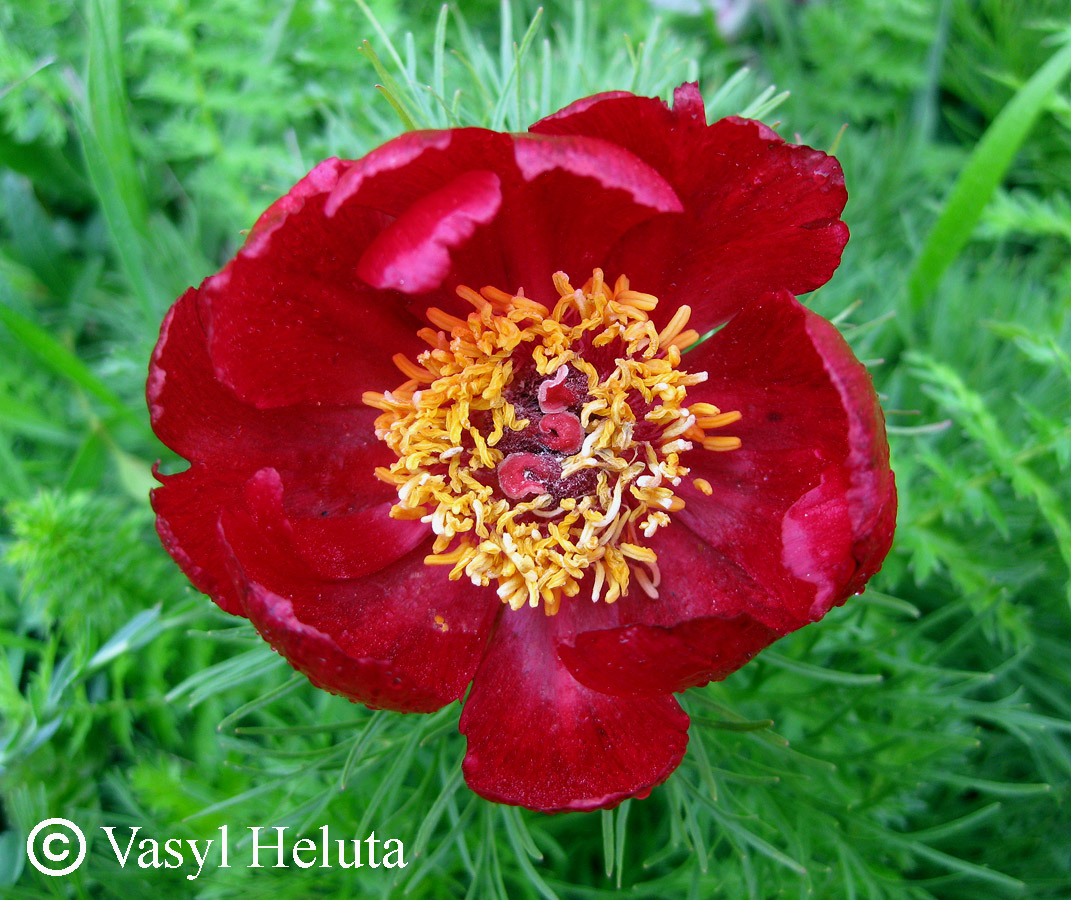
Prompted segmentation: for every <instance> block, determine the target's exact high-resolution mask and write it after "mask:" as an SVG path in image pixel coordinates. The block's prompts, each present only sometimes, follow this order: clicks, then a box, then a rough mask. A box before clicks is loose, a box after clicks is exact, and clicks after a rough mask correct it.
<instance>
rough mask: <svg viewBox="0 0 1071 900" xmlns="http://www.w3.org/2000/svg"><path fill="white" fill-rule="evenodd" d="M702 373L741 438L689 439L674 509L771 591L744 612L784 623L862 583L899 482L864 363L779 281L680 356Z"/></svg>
mask: <svg viewBox="0 0 1071 900" xmlns="http://www.w3.org/2000/svg"><path fill="white" fill-rule="evenodd" d="M684 366H685V367H686V368H688V369H689V370H690V371H701V370H705V371H706V372H707V373H708V374H709V378H708V380H707V381H706V382H705V383H704V384H702V385H699V386H697V387H696V388H692V389H690V390H689V401H691V402H696V401H699V400H704V401H707V402H711V403H715V404H716V405H717V406H719V407H721V408H722V409H724V410H731V409H738V410H740V412H741V413H742V414H743V418H742V419H741V420H740V421H739V422H736V423H734V424H733V425H732V426H730V427H729V428H727V429H725V430H726V432H727V433H730V434H734V435H736V436H738V437H740V439H741V441H742V443H743V446H742V447H741V448H740V449H738V450H733V451H730V452H726V453H714V452H706V451H702V450H693V451H691V452H690V453H688V454H687V456H685V457H684V462H685V464H686V465H688V466H689V467H690V468H691V474H692V477H695V476H699V477H702V478H705V479H706V480H707V481H709V482H710V484H711V485H712V487H713V491H714V493H713V496H710V497H707V496H705V495H704V494H702V493H700V492H699V491H698V490H696V489H695V488H694V487H693V486H692V485H691V482H690V480H688V481H686V483H684V484H682V485H681V488H680V491H679V492H680V493H681V495H682V496H683V497H684V498H685V500H686V501H687V506H686V507H685V509H684V510H682V511H681V512H680V513H678V514H677V515H678V518H679V520H680V521H681V522H682V523H684V524H685V525H687V526H688V527H689V528H690V529H691V530H692V531H693V532H695V533H696V534H697V535H699V536H700V537H701V538H702V539H704V540H705V541H707V542H708V543H709V544H710V545H711V546H712V547H714V548H715V549H717V550H719V551H720V552H721V553H723V554H724V555H725V556H726V557H728V558H729V559H731V560H733V561H734V562H735V563H737V564H738V565H739V566H740V567H741V568H742V569H743V570H744V571H745V572H746V573H747V574H748V575H749V576H750V577H751V578H752V579H753V580H754V581H755V582H756V583H757V584H760V585H762V587H763V588H764V589H766V590H767V591H769V592H772V593H774V594H775V595H777V596H779V597H780V600H781V610H780V612H779V613H776V614H775V611H773V610H771V609H769V608H767V609H756V610H753V611H752V612H753V615H754V616H755V617H756V618H757V619H759V620H760V621H762V622H763V623H764V624H766V625H767V626H769V627H771V628H775V629H778V630H781V631H787V630H791V629H792V628H798V627H799V626H800V625H803V624H806V622H808V621H813V620H815V619H818V618H821V616H822V615H824V614H825V612H826V611H828V609H829V608H830V607H831V606H833V605H835V604H838V603H841V602H843V601H844V599H845V598H846V597H847V596H848V595H849V594H851V593H853V592H856V591H858V590H859V589H861V587H862V584H863V583H864V582H865V580H866V578H869V577H870V575H872V574H873V573H874V572H876V571H877V569H878V568H880V565H881V561H882V559H883V558H884V556H885V553H886V552H887V551H888V547H889V542H890V541H891V535H892V531H891V513H890V509H895V503H896V500H895V488H894V486H893V478H892V473H891V472H890V470H889V465H888V443H887V441H886V438H885V429H884V420H883V418H882V416H881V410H880V408H879V407H878V404H877V397H876V395H875V393H874V388H873V385H872V383H871V381H870V377H869V375H867V373H866V370H865V369H864V368H863V366H862V365H861V364H860V363H859V362H858V360H856V359H855V357H854V356H853V355H852V352H851V350H850V349H849V348H848V346H847V344H845V342H844V340H843V338H841V337H840V336H839V335H838V334H837V333H836V329H835V328H833V326H831V325H830V324H829V323H827V322H825V321H824V320H822V319H821V318H820V317H818V316H816V315H815V314H814V313H811V312H809V311H807V310H806V309H804V308H803V307H802V306H800V305H799V303H797V302H796V301H795V300H794V299H793V298H792V296H791V295H790V294H789V293H788V292H782V293H781V294H777V295H768V296H766V297H764V298H762V300H760V301H757V302H755V303H752V304H750V305H749V306H747V307H746V308H745V309H744V310H743V312H741V313H740V314H739V315H738V316H736V317H735V318H734V319H733V320H732V321H730V323H729V324H728V325H727V326H726V327H725V328H724V329H722V330H721V331H719V332H718V333H717V334H716V335H714V337H712V338H711V339H710V340H709V341H707V342H705V343H704V344H702V345H700V347H699V348H697V349H696V350H695V351H694V352H693V353H690V354H688V355H687V356H686V357H685V362H684Z"/></svg>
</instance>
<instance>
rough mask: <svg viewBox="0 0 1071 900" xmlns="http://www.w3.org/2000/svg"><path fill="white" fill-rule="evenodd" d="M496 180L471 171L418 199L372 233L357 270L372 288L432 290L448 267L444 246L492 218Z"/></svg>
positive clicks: (497, 198) (456, 242) (499, 199)
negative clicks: (372, 237) (373, 236)
mask: <svg viewBox="0 0 1071 900" xmlns="http://www.w3.org/2000/svg"><path fill="white" fill-rule="evenodd" d="M500 184H501V182H500V181H499V179H498V176H497V175H495V173H494V172H487V171H483V170H477V171H472V172H465V173H464V174H463V175H459V176H458V177H457V178H455V179H454V180H453V181H451V182H450V183H449V184H447V185H445V186H444V187H441V188H439V190H437V191H434V192H433V193H431V194H428V195H427V196H426V197H422V198H421V199H420V200H418V201H417V202H416V203H414V204H413V205H412V206H410V207H409V209H407V210H406V211H405V212H404V213H402V215H400V216H399V217H398V218H397V219H396V220H395V221H394V222H392V223H391V224H390V225H388V226H387V227H386V228H385V229H384V230H383V231H381V232H379V234H378V235H376V237H375V238H374V239H373V240H372V243H371V244H369V245H368V248H367V249H366V250H365V251H364V253H363V255H362V256H361V258H360V260H359V261H358V263H357V274H358V275H359V276H360V277H361V278H362V279H364V280H365V281H366V282H368V283H369V284H370V285H372V286H373V287H377V288H394V289H395V290H399V291H404V292H405V293H408V294H419V293H423V292H424V291H430V290H432V289H433V288H437V287H438V286H439V285H440V284H442V280H443V278H444V277H445V275H446V274H447V272H449V271H450V249H451V248H452V247H455V246H457V245H459V244H463V243H464V242H465V241H467V240H468V239H469V238H471V237H472V234H473V232H474V231H475V230H476V226H477V225H486V224H487V223H489V222H490V221H491V220H492V219H493V218H494V217H495V214H496V213H497V212H498V210H499V207H500V206H501V204H502V191H501V189H500Z"/></svg>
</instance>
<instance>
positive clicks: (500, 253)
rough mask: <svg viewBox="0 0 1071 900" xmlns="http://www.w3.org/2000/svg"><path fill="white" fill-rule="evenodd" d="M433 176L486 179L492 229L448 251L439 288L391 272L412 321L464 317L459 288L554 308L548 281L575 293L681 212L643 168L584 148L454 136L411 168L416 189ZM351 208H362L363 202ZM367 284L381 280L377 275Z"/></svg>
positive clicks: (601, 148)
mask: <svg viewBox="0 0 1071 900" xmlns="http://www.w3.org/2000/svg"><path fill="white" fill-rule="evenodd" d="M503 141H505V144H503ZM440 157H441V158H440ZM433 166H434V170H435V173H436V176H437V178H438V179H439V180H438V181H437V182H436V188H438V187H439V186H440V185H441V184H443V183H445V182H449V181H451V180H452V179H454V178H457V177H458V175H459V174H460V173H461V172H467V171H469V170H487V171H493V172H494V173H495V174H496V175H497V176H498V178H499V187H500V191H501V196H502V200H501V206H500V208H499V210H498V214H497V215H496V216H495V217H494V219H493V220H492V221H490V222H489V223H488V224H486V225H480V226H478V227H476V228H475V229H474V231H473V232H472V234H471V237H468V239H467V240H465V241H464V242H461V243H455V244H452V245H451V247H450V257H451V261H452V269H451V271H450V272H449V273H448V274H447V275H446V276H445V277H444V278H443V279H442V281H443V285H442V287H441V288H439V289H437V290H434V289H432V290H429V289H428V288H426V287H425V285H429V284H430V283H431V282H432V281H433V280H434V279H433V278H432V277H431V276H430V275H428V277H425V274H427V273H424V270H423V269H421V268H420V266H417V267H416V269H415V270H414V271H415V272H417V274H416V279H415V280H413V278H412V276H410V275H408V274H407V273H408V270H409V266H408V265H406V266H397V267H396V270H395V273H396V275H397V277H398V278H401V277H405V278H406V280H407V286H406V287H405V288H404V290H405V291H406V293H412V294H414V296H413V298H412V300H411V303H410V308H411V309H412V310H414V312H416V313H421V312H422V311H423V310H424V309H426V308H427V307H428V306H430V305H435V306H439V307H441V308H443V309H446V310H448V311H450V312H453V313H456V314H459V315H465V314H466V313H468V312H471V307H468V306H466V305H464V304H463V303H462V302H461V301H459V300H458V299H457V298H456V297H455V296H454V294H453V291H454V288H455V287H456V286H457V285H458V284H465V285H468V286H470V287H476V288H479V287H483V286H484V285H488V284H490V285H496V286H498V287H501V288H503V289H504V290H510V291H516V290H517V289H519V288H523V289H524V291H525V293H526V295H527V296H529V297H533V298H535V299H539V300H543V301H546V302H553V301H555V300H556V299H557V294H556V292H555V291H554V288H553V284H552V277H553V275H554V273H555V272H556V271H558V270H564V271H566V272H568V273H569V274H570V275H571V276H572V277H573V278H575V279H577V282H578V283H580V284H582V283H583V281H584V280H586V279H587V278H588V277H589V276H590V274H591V271H592V269H593V268H594V267H595V266H597V265H601V264H602V263H603V262H604V261H605V258H606V254H607V253H608V251H609V249H610V247H611V246H612V245H613V243H614V242H615V241H616V240H617V239H618V238H619V237H620V236H621V235H622V234H623V233H624V232H625V231H626V230H628V229H629V228H630V227H632V226H633V225H636V224H637V223H639V222H641V221H643V220H644V219H647V218H649V217H651V216H652V215H656V214H657V213H659V212H665V211H672V210H679V209H680V201H679V200H678V198H677V197H676V195H675V194H674V192H673V190H672V188H671V187H670V186H669V185H668V184H667V183H666V181H665V179H663V178H662V177H661V176H660V175H659V174H658V173H657V172H655V171H654V170H653V169H651V168H650V167H649V166H648V165H646V164H645V163H643V162H642V161H640V160H639V159H637V158H636V157H635V156H634V155H632V154H631V153H628V152H627V151H625V150H622V149H621V148H620V147H617V146H613V145H611V144H607V143H606V142H605V141H598V140H591V139H588V138H582V137H570V138H565V139H561V140H558V139H554V140H550V139H547V138H543V137H534V136H530V135H513V136H506V135H495V134H493V133H492V132H483V131H481V130H479V129H459V130H457V131H455V132H452V133H451V140H450V144H449V146H448V148H446V150H444V151H443V152H442V153H441V154H438V153H432V152H429V153H428V154H426V155H425V157H423V158H422V159H421V160H420V161H419V163H414V164H413V166H411V167H410V168H411V169H413V170H414V172H413V175H414V177H416V178H417V179H418V180H421V179H423V178H424V174H423V170H424V169H430V168H431V167H433ZM406 172H407V174H408V172H409V170H406ZM358 201H359V202H362V203H364V202H366V201H365V197H364V194H361V195H360V196H359V197H358ZM350 202H357V201H350ZM400 221H401V220H399V222H400ZM416 239H417V240H418V241H419V240H420V238H419V235H418V236H417V238H416ZM403 269H405V272H403ZM435 272H436V273H438V272H439V269H438V268H436V269H435ZM421 273H424V274H421ZM368 274H369V275H370V276H371V277H373V278H377V279H378V278H379V275H378V273H377V272H375V271H372V270H370V271H369V273H368ZM376 283H377V284H378V283H383V282H382V280H377V281H376ZM393 283H394V284H395V285H397V278H395V280H394V281H393ZM409 285H417V286H418V287H419V288H420V290H421V291H425V293H420V291H418V290H417V289H416V288H411V287H410V286H409Z"/></svg>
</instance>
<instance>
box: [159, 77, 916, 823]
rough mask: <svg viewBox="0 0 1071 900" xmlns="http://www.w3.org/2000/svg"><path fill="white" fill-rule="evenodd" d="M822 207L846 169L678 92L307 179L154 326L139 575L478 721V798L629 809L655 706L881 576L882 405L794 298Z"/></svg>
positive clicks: (370, 158)
mask: <svg viewBox="0 0 1071 900" xmlns="http://www.w3.org/2000/svg"><path fill="white" fill-rule="evenodd" d="M845 200H846V193H845V189H844V180H843V177H842V175H841V170H840V166H839V165H838V164H837V162H836V160H835V159H833V158H831V157H829V156H826V155H825V154H824V153H820V152H818V151H816V150H812V149H810V148H808V147H802V146H794V145H792V144H786V143H784V142H783V141H782V140H781V139H780V138H779V137H777V135H776V134H774V133H773V132H772V131H771V130H770V129H769V128H767V127H766V126H764V125H762V124H761V123H759V122H754V121H748V120H745V119H737V118H730V119H723V120H721V121H719V122H715V123H714V124H713V125H709V126H708V125H707V124H706V121H705V113H704V109H703V103H702V99H701V97H700V94H699V91H698V88H697V87H696V86H695V85H694V84H685V85H683V86H681V87H680V88H678V89H677V91H676V93H675V102H674V106H673V108H672V109H670V108H669V107H667V105H666V104H664V103H663V102H661V101H659V100H656V99H649V98H645V97H636V96H633V95H631V94H627V93H609V94H600V95H596V96H594V97H589V98H587V99H585V100H581V101H579V102H577V103H574V104H572V105H571V106H569V107H567V108H566V109H564V110H562V111H561V112H559V113H557V114H555V115H553V116H550V117H549V118H546V119H544V120H542V121H541V122H538V123H537V124H536V125H534V126H533V127H532V128H531V129H530V131H529V133H527V134H513V135H511V134H498V133H495V132H490V131H486V130H483V129H478V128H459V129H452V130H448V131H425V132H414V133H409V134H403V135H402V136H400V137H398V138H396V139H395V140H392V141H390V142H388V143H387V144H385V145H384V146H382V147H380V148H379V149H377V150H375V151H373V152H372V153H370V154H368V155H367V156H366V157H364V158H363V159H360V160H339V159H329V160H327V161H325V162H323V163H321V164H320V165H318V166H317V167H316V168H315V169H313V170H312V171H311V172H310V173H309V174H308V175H307V176H305V178H303V179H302V180H301V181H300V182H299V183H298V184H297V185H295V187H294V188H293V189H292V190H291V191H290V192H289V193H288V194H287V195H286V196H285V197H283V198H281V199H280V200H278V201H277V202H276V203H275V204H273V205H272V206H271V207H270V208H269V209H268V210H267V212H265V213H264V214H263V215H262V216H261V217H260V219H259V220H258V221H257V223H256V225H255V226H254V227H253V229H252V231H251V232H250V234H249V236H248V239H247V240H246V242H245V246H244V247H243V248H242V249H241V250H240V251H239V253H238V254H237V256H235V258H234V259H232V260H231V261H230V262H229V263H228V264H227V265H226V266H225V267H224V268H223V270H222V271H221V272H220V273H219V274H217V275H214V276H212V277H211V278H209V279H207V280H206V281H205V282H204V283H203V284H202V285H201V287H200V288H199V289H196V290H193V289H191V290H189V291H187V292H186V293H185V294H184V295H183V296H182V297H181V298H180V299H179V300H178V302H177V303H176V304H175V305H174V307H172V309H171V311H170V312H169V313H168V316H167V318H166V319H165V321H164V323H163V327H162V330H161V334H160V341H159V343H158V345H157V347H156V350H155V353H154V354H153V358H152V363H151V366H150V372H149V382H148V399H149V406H150V409H151V412H152V423H153V427H154V429H155V430H156V433H157V434H158V435H159V436H160V438H161V440H163V442H164V443H165V444H167V445H168V446H169V447H171V448H172V449H173V450H175V451H176V452H177V453H179V454H180V455H182V456H184V457H185V458H186V459H188V460H189V461H190V467H189V468H188V469H187V470H186V471H183V472H180V473H178V474H175V475H168V476H163V477H161V479H160V480H161V481H162V482H163V486H162V487H160V488H157V489H156V490H155V491H154V492H153V507H154V509H155V510H156V513H157V516H158V518H157V527H158V530H159V533H160V536H161V538H162V540H163V543H164V546H165V547H166V548H167V550H168V552H169V553H170V554H171V555H172V556H173V557H174V558H175V560H176V561H177V562H178V563H179V565H180V566H181V567H182V568H183V570H184V571H185V572H186V574H187V575H188V576H189V578H190V580H191V581H192V582H193V583H194V585H196V587H197V588H199V589H200V590H202V591H204V592H205V593H207V594H209V595H211V597H212V598H213V599H214V600H215V601H216V603H218V604H219V605H220V606H221V607H222V608H223V609H225V610H227V611H228V612H231V613H234V614H236V615H243V616H246V617H248V618H249V619H250V620H251V621H252V622H253V624H254V625H255V627H256V628H257V630H258V631H259V632H260V633H261V634H262V635H263V636H264V638H265V639H266V640H268V641H269V642H270V643H271V645H272V646H273V647H274V648H275V649H276V650H277V651H278V652H279V653H281V654H283V655H284V656H285V657H286V658H287V659H288V660H289V661H290V663H291V664H292V665H293V666H295V667H296V668H297V669H299V670H301V671H302V672H304V673H305V674H306V675H307V676H308V677H309V679H310V680H311V681H312V682H313V683H314V684H316V685H318V686H319V687H322V688H324V689H326V690H329V691H332V692H334V693H337V694H341V695H343V696H345V697H349V698H350V699H352V700H355V701H358V702H361V703H364V704H366V705H368V706H371V707H376V708H386V709H394V710H400V711H405V712H430V711H432V710H435V709H438V708H440V707H442V706H443V705H445V704H447V703H450V702H452V701H454V700H457V699H459V698H460V697H461V696H462V695H463V694H464V693H465V690H466V688H467V687H468V686H469V684H470V683H471V685H472V688H471V690H470V691H469V694H468V698H467V700H466V701H465V706H464V711H463V712H462V715H461V726H460V727H461V731H462V732H463V733H464V734H465V735H466V737H467V739H468V753H467V755H466V757H465V761H464V773H465V777H466V779H467V781H468V783H469V785H470V787H471V788H472V789H473V790H474V791H476V792H477V793H479V794H482V795H483V796H484V797H487V798H489V799H492V800H497V801H501V802H504V803H513V804H520V805H523V806H527V807H530V808H534V809H542V810H566V809H580V810H589V809H596V808H600V807H604V808H605V807H611V806H613V805H615V804H617V803H619V802H620V801H621V800H623V799H624V798H626V797H632V796H639V797H642V796H646V795H647V794H648V793H649V792H650V790H651V788H652V787H653V786H654V785H657V784H659V783H661V782H662V781H663V780H665V779H666V778H667V777H668V776H669V774H670V773H671V772H672V771H673V770H674V769H675V768H676V767H677V765H678V764H679V763H680V761H681V758H682V756H683V754H684V750H685V745H686V743H687V728H688V717H687V716H686V715H685V714H684V712H683V711H682V710H681V708H680V706H679V705H678V704H677V702H676V700H675V699H674V698H673V694H674V692H677V691H683V690H685V689H686V688H688V687H691V686H694V685H702V684H706V683H707V682H709V681H711V680H714V679H721V678H724V677H725V676H727V675H728V674H729V673H731V672H733V671H734V670H735V669H737V668H739V667H740V666H741V665H743V664H744V663H745V662H747V661H748V660H749V659H751V658H752V657H753V656H754V655H755V654H756V653H757V652H758V651H759V650H761V649H762V648H763V647H765V646H767V645H768V644H769V643H771V642H772V641H774V640H776V639H777V638H778V637H780V636H782V635H784V634H786V633H788V632H790V631H793V630H795V629H797V628H800V627H802V626H803V625H806V624H807V623H809V622H813V621H815V620H817V619H820V618H821V617H822V616H823V615H824V614H825V613H826V612H827V611H828V610H829V609H830V608H831V607H833V606H835V605H837V604H840V603H842V602H843V601H844V600H845V598H847V597H848V596H849V595H850V594H853V593H857V592H858V591H861V590H862V589H863V586H864V585H865V583H866V581H867V580H868V579H869V578H870V577H871V575H873V574H874V573H875V572H876V571H877V570H878V568H879V567H880V565H881V562H882V560H883V559H884V557H885V554H886V553H887V551H888V549H889V544H890V541H891V539H892V531H893V525H894V518H895V509H896V493H895V488H894V484H893V476H892V473H891V472H890V470H889V457H888V446H887V443H886V438H885V429H884V423H883V418H882V414H881V411H880V409H879V407H878V403H877V399H876V396H875V393H874V389H873V386H872V385H871V381H870V378H869V377H868V375H867V374H866V372H865V370H864V369H863V367H862V366H861V365H860V363H859V362H858V361H857V360H856V359H855V357H854V356H853V355H852V352H851V350H849V348H848V346H847V345H846V344H845V342H844V340H843V339H842V338H841V337H840V335H839V334H838V332H837V330H836V329H835V328H834V327H833V326H832V325H831V324H830V323H829V322H827V321H825V320H824V319H822V318H820V317H819V316H817V315H815V314H814V313H812V312H809V311H808V310H806V309H804V308H803V307H802V306H800V304H799V303H798V302H797V301H796V300H795V298H794V296H793V295H794V294H796V293H800V292H803V291H809V290H812V289H814V288H816V287H818V286H819V285H821V284H823V283H824V282H825V281H826V280H827V279H828V278H829V277H830V275H831V274H832V272H833V270H834V269H835V268H836V267H837V265H838V263H839V261H840V255H841V250H842V248H843V246H844V243H845V242H846V241H847V239H848V230H847V228H846V227H845V225H844V223H843V222H841V221H840V218H839V216H840V213H841V210H842V209H843V207H844V203H845ZM485 285H490V287H485ZM719 325H724V327H723V328H721V330H719V331H717V333H715V334H714V335H713V337H711V338H709V339H708V340H706V341H704V342H702V343H699V344H698V345H697V346H692V345H694V344H695V342H696V341H697V339H698V337H699V335H700V334H701V333H703V332H706V331H708V330H709V329H712V328H714V327H716V326H719ZM592 601H594V602H592Z"/></svg>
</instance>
